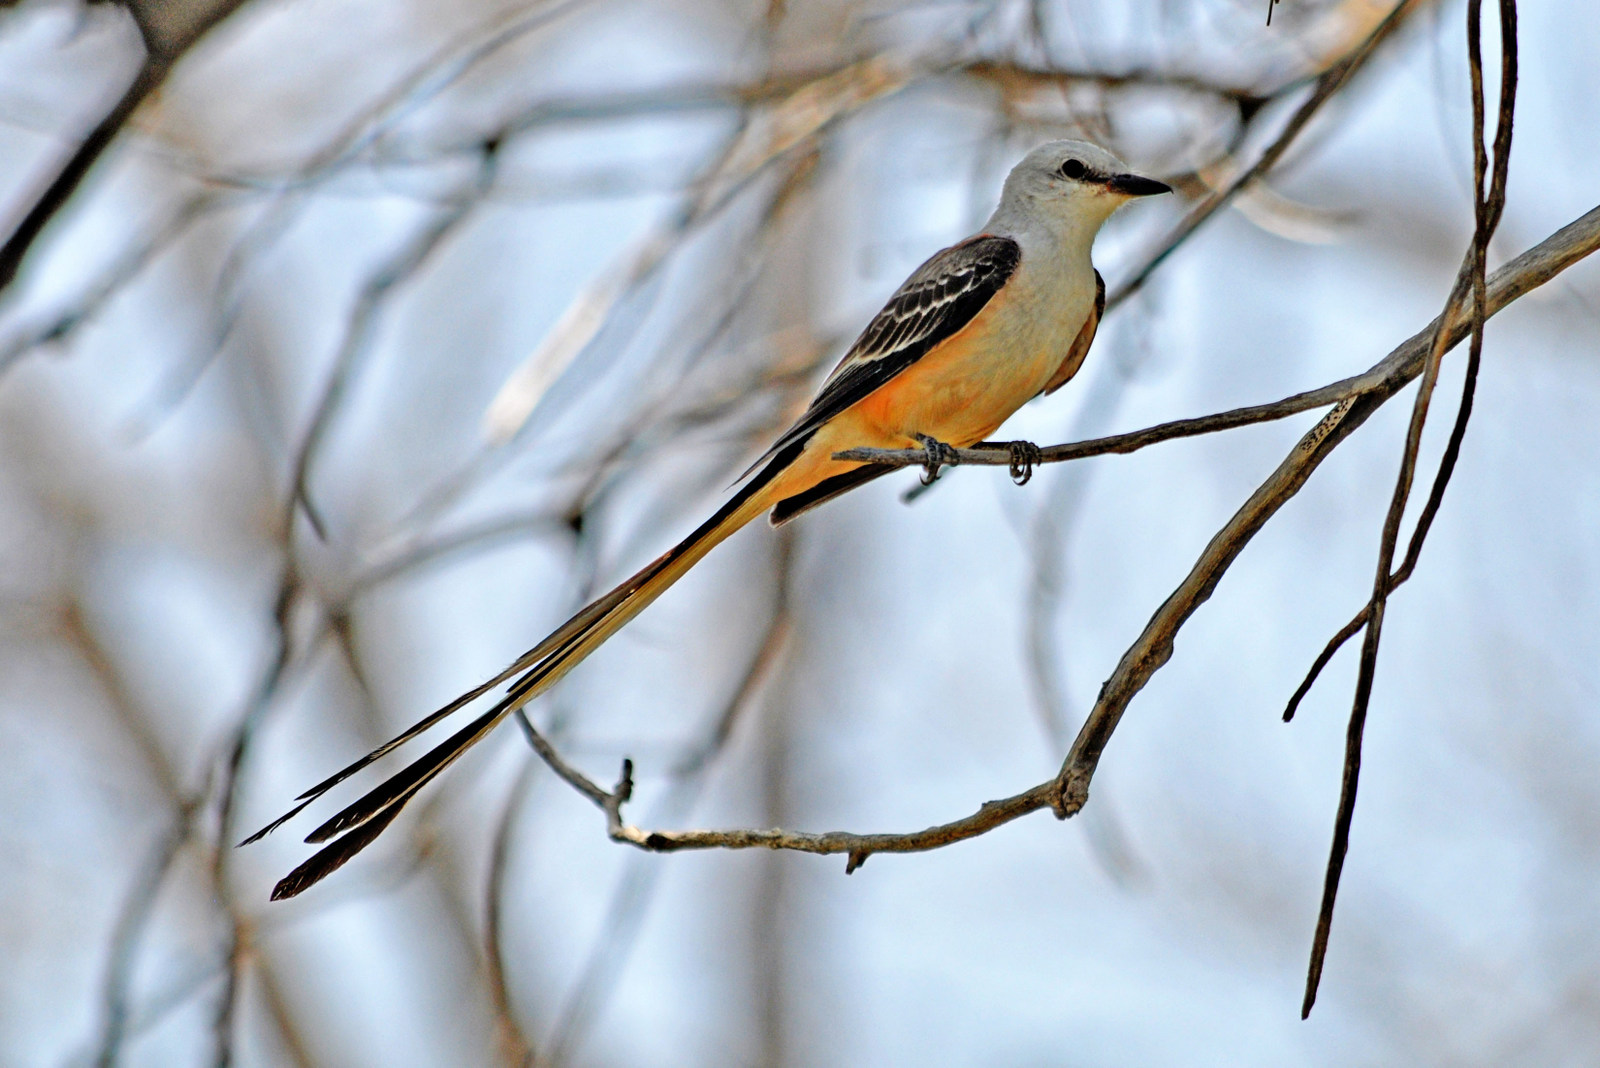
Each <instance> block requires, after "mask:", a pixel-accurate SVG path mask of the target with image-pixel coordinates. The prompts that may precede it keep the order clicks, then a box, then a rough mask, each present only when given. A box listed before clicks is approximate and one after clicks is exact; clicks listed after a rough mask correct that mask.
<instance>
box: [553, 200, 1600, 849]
mask: <svg viewBox="0 0 1600 1068" xmlns="http://www.w3.org/2000/svg"><path fill="white" fill-rule="evenodd" d="M1597 248H1600V207H1597V208H1595V209H1594V210H1592V211H1590V212H1588V213H1587V214H1585V215H1583V216H1582V217H1581V218H1579V219H1577V220H1575V221H1574V222H1572V223H1569V224H1568V225H1567V226H1565V227H1563V228H1562V229H1560V230H1558V231H1557V232H1556V233H1554V234H1552V235H1551V236H1550V237H1549V238H1547V239H1545V240H1544V241H1542V242H1540V243H1539V244H1538V245H1536V246H1535V247H1533V248H1531V249H1529V250H1528V251H1527V252H1525V253H1523V254H1522V255H1521V256H1518V257H1517V258H1516V259H1515V260H1513V261H1512V262H1510V263H1508V264H1506V265H1505V266H1504V267H1502V268H1501V269H1500V270H1498V271H1496V272H1495V274H1494V276H1493V277H1492V278H1490V279H1489V280H1488V284H1487V288H1486V291H1485V294H1484V300H1483V311H1484V315H1485V317H1487V316H1492V315H1494V314H1495V313H1497V312H1499V311H1500V310H1501V309H1503V308H1504V307H1506V306H1507V305H1508V304H1510V303H1512V302H1513V301H1515V300H1516V299H1517V298H1519V297H1521V296H1522V295H1524V294H1526V293H1528V292H1530V291H1532V290H1534V289H1536V288H1538V287H1539V286H1541V285H1543V284H1545V283H1546V282H1548V281H1550V279H1552V278H1554V277H1555V276H1556V275H1558V274H1560V273H1561V272H1562V271H1563V270H1565V269H1566V268H1568V267H1570V266H1572V265H1573V264H1574V263H1577V262H1578V261H1579V260H1581V259H1583V258H1584V257H1585V256H1588V255H1589V254H1590V253H1592V252H1594V251H1595V250H1596V249H1597ZM1471 330H1472V326H1471V323H1470V322H1469V321H1468V320H1467V319H1466V318H1465V317H1463V316H1462V315H1461V314H1459V310H1457V311H1456V312H1455V313H1454V314H1451V315H1449V316H1443V315H1441V316H1440V317H1439V318H1438V319H1436V320H1435V321H1434V322H1433V323H1431V324H1430V325H1429V326H1428V327H1426V328H1425V329H1423V330H1422V331H1421V332H1419V333H1417V334H1415V335H1413V336H1412V337H1411V338H1409V339H1407V340H1406V341H1405V342H1403V343H1402V344H1401V345H1399V346H1398V347H1397V348H1395V349H1394V350H1393V351H1392V352H1390V353H1389V354H1388V355H1387V356H1386V357H1384V358H1383V359H1382V360H1380V361H1379V362H1378V363H1376V364H1374V365H1373V366H1372V368H1371V369H1370V370H1368V371H1367V372H1366V373H1365V374H1362V375H1360V376H1357V377H1355V378H1352V379H1346V380H1344V382H1341V383H1334V384H1333V385H1332V386H1328V387H1324V388H1323V390H1317V391H1313V392H1312V393H1308V394H1299V395H1298V396H1299V397H1306V396H1312V395H1319V396H1320V395H1322V394H1324V393H1326V392H1327V391H1329V390H1332V391H1334V392H1333V393H1332V394H1331V399H1337V401H1338V403H1337V404H1336V405H1335V406H1334V408H1333V409H1332V410H1331V411H1330V412H1329V413H1328V414H1327V415H1326V416H1324V417H1323V419H1322V420H1321V421H1320V422H1318V423H1317V425H1316V426H1315V427H1313V428H1312V429H1311V430H1310V431H1308V432H1307V433H1306V434H1305V435H1304V436H1303V437H1302V438H1301V439H1300V441H1299V442H1298V443H1297V444H1296V445H1295V447H1294V448H1293V449H1292V450H1291V451H1290V453H1289V455H1288V456H1287V457H1286V458H1285V459H1284V460H1283V461H1282V463H1280V464H1279V466H1278V468H1277V470H1275V471H1274V472H1273V473H1272V475H1270V476H1269V477H1268V478H1267V480H1266V481H1265V482H1263V483H1262V484H1261V486H1260V487H1258V488H1257V489H1256V491H1255V492H1254V493H1253V494H1252V495H1251V496H1250V498H1249V500H1247V501H1246V502H1245V504H1244V505H1243V506H1242V507H1241V508H1240V509H1239V511H1238V512H1236V513H1235V514H1234V516H1233V518H1231V519H1230V520H1229V521H1228V522H1227V524H1225V525H1224V526H1223V528H1222V529H1221V530H1219V531H1218V532H1217V534H1216V535H1215V536H1213V538H1212V539H1211V542H1210V544H1208V545H1207V546H1206V548H1205V551H1204V552H1203V553H1202V554H1201V556H1200V559H1199V560H1198V561H1196V563H1195V565H1194V567H1193V568H1192V569H1191V570H1190V572H1189V574H1188V576H1187V577H1186V578H1185V579H1184V580H1183V582H1182V583H1181V584H1180V585H1179V586H1178V588H1177V589H1176V590H1174V591H1173V593H1172V594H1171V595H1170V596H1169V597H1168V598H1167V600H1166V601H1165V602H1164V603H1163V604H1162V605H1161V607H1160V608H1159V609H1157V611H1156V613H1155V615H1154V616H1152V617H1151V619H1150V621H1149V623H1147V624H1146V625H1145V629H1144V631H1143V632H1142V633H1141V634H1140V635H1139V637H1138V639H1137V640H1136V641H1135V642H1134V643H1133V645H1132V646H1130V647H1129V648H1128V650H1127V651H1126V652H1125V653H1124V654H1123V656H1122V659H1121V660H1120V661H1119V663H1118V664H1117V667H1116V670H1115V671H1114V672H1113V673H1112V675H1111V677H1110V678H1109V679H1108V680H1107V681H1106V683H1105V684H1104V685H1103V686H1102V687H1101V689H1100V695H1099V697H1098V699H1097V700H1096V701H1095V705H1094V708H1093V709H1091V711H1090V712H1089V716H1088V718H1087V720H1086V721H1085V722H1084V725H1083V728H1082V729H1081V730H1080V731H1079V733H1078V736H1077V739H1076V740H1075V741H1074V742H1073V746H1072V750H1071V752H1070V753H1069V754H1068V756H1067V759H1066V761H1065V762H1064V763H1063V765H1062V767H1061V771H1060V772H1059V773H1058V774H1057V775H1056V777H1055V778H1053V779H1051V780H1049V781H1046V782H1043V783H1040V784H1039V785H1037V786H1035V787H1033V788H1031V789H1029V790H1025V791H1023V792H1022V793H1019V794H1015V795H1013V796H1011V797H1007V798H1004V799H1002V800H998V801H989V802H985V803H984V804H983V805H981V806H980V807H979V808H978V810H977V811H976V812H974V813H973V814H971V815H970V816H966V817H964V818H962V819H958V820H954V821H952V822H949V823H943V824H938V825H935V826H932V827H928V828H926V829H924V830H921V831H915V832H911V833H909V834H856V833H851V832H845V831H831V832H825V833H810V832H804V831H789V830H783V829H780V828H771V829H737V830H686V831H651V830H645V829H642V828H639V827H636V826H633V825H631V824H629V823H628V822H627V821H626V820H625V819H624V818H623V815H622V810H623V807H624V806H625V805H626V804H627V803H628V801H629V800H630V799H631V797H632V795H633V761H631V760H624V761H623V764H622V774H621V777H620V778H619V779H618V781H617V784H616V786H615V787H614V788H612V789H610V790H607V789H605V788H604V787H602V786H600V785H598V784H597V783H595V782H594V781H593V780H592V779H590V778H589V777H588V776H586V775H585V774H584V773H583V772H582V771H580V770H578V769H577V768H576V767H574V766H573V765H572V764H570V763H568V762H567V760H566V759H565V758H564V757H563V756H562V755H561V754H560V753H559V752H558V751H557V750H556V748H555V747H554V746H553V745H551V744H550V742H549V740H548V739H546V738H545V737H544V736H543V735H542V734H540V733H539V732H538V731H537V730H536V729H535V728H534V727H533V725H532V723H531V722H529V721H527V720H526V719H525V718H524V719H522V720H521V723H522V729H523V731H524V733H525V734H526V736H527V738H528V742H529V744H530V745H532V746H533V749H534V751H535V752H537V753H538V754H539V756H540V758H541V759H543V760H544V761H545V763H546V764H547V765H549V767H550V769H551V770H552V771H554V772H555V773H556V774H557V775H558V776H560V778H561V779H562V780H563V781H565V782H566V783H567V784H568V785H569V786H571V787H572V788H573V789H575V790H577V791H578V792H579V793H580V794H582V795H583V796H584V797H586V798H588V799H589V800H590V801H591V802H593V803H594V805H595V806H596V807H598V808H599V809H600V810H601V811H602V812H604V813H605V816H606V831H607V834H608V835H609V837H610V838H611V839H612V840H613V841H618V842H626V843H628V844H630V845H634V846H637V847H639V848H641V849H645V850H649V851H651V852H657V853H671V852H677V851H679V850H685V849H755V848H760V849H788V850H794V851H797V852H802V853H818V854H839V853H843V854H846V855H847V857H848V861H847V864H846V867H845V870H846V872H852V871H854V870H855V869H856V868H858V867H860V866H861V865H862V864H863V863H865V861H866V859H867V858H868V857H869V856H871V855H872V854H874V853H914V852H925V851H927V850H930V849H938V848H941V847H943V846H947V845H951V844H953V843H955V842H960V841H965V840H966V839H969V838H974V837H977V836H978V835H981V834H985V833H987V832H988V831H991V830H994V829H995V828H996V827H999V826H1001V825H1003V824H1006V823H1009V822H1011V821H1012V820H1015V819H1017V818H1019V817H1021V816H1025V815H1027V814H1029V813H1030V812H1036V811H1038V810H1039V809H1042V808H1049V809H1051V810H1053V811H1054V812H1055V814H1056V816H1057V817H1058V818H1061V819H1065V818H1067V817H1069V816H1072V815H1074V814H1076V813H1077V812H1078V811H1079V810H1081V809H1082V808H1083V805H1084V804H1085V802H1087V800H1088V797H1089V784H1090V781H1091V780H1092V778H1093V777H1094V772H1095V768H1096V766H1097V765H1098V763H1099V759H1100V754H1101V753H1102V752H1103V751H1104V750H1105V746H1106V743H1107V742H1109V741H1110V739H1111V735H1112V733H1113V732H1114V731H1115V730H1116V727H1117V724H1118V723H1119V722H1120V721H1121V719H1122V714H1123V713H1124V712H1125V711H1126V710H1127V707H1128V704H1129V703H1130V702H1131V701H1132V700H1133V698H1134V696H1135V695H1136V694H1137V693H1138V692H1139V691H1140V690H1142V689H1143V688H1144V686H1145V684H1146V683H1147V682H1149V680H1150V678H1151V676H1152V675H1154V674H1155V673H1156V671H1158V670H1160V668H1161V667H1162V666H1163V665H1164V664H1165V663H1166V662H1167V661H1168V660H1169V659H1170V658H1171V656H1172V649H1173V642H1174V640H1175V639H1176V637H1177V633H1178V631H1179V630H1180V629H1181V628H1182V627H1183V625H1184V624H1185V623H1186V622H1187V621H1188V619H1189V617H1190V616H1192V615H1193V614H1194V612H1195V610H1196V609H1197V608H1199V607H1200V605H1201V604H1203V603H1204V602H1205V601H1206V600H1207V599H1209V598H1210V596H1211V593H1212V591H1213V590H1215V589H1216V586H1217V583H1219V582H1220V581H1221V580H1222V576H1223V575H1224V574H1225V573H1226V572H1227V570H1228V568H1229V566H1231V565H1232V563H1233V561H1234V560H1235V559H1236V558H1237V557H1238V555H1239V553H1240V552H1242V551H1243V550H1244V547H1245V546H1246V545H1247V544H1248V543H1249V542H1250V540H1251V539H1252V538H1254V537H1255V535H1256V534H1257V533H1258V532H1259V531H1260V530H1261V528H1262V527H1263V526H1264V525H1265V524H1266V522H1267V520H1268V519H1270V518H1271V517H1272V516H1273V515H1274V514H1275V513H1276V512H1277V511H1278V509H1279V508H1281V507H1282V506H1283V505H1284V504H1285V503H1287V502H1288V501H1289V499H1290V498H1292V497H1293V496H1294V495H1295V494H1296V493H1298V492H1299V491H1300V489H1301V487H1302V486H1304V485H1305V483H1306V480H1307V479H1309V478H1310V477H1311V474H1312V472H1313V471H1315V470H1316V468H1317V467H1318V466H1319V465H1320V464H1321V463H1322V461H1323V460H1325V459H1327V457H1328V456H1329V455H1330V454H1331V453H1332V452H1333V450H1334V449H1335V448H1336V447H1337V446H1338V445H1339V444H1340V443H1341V442H1343V441H1344V440H1345V439H1346V438H1347V437H1348V436H1349V435H1350V434H1351V433H1352V432H1354V431H1355V430H1356V428H1357V427H1359V426H1360V425H1361V424H1362V423H1364V422H1366V420H1367V419H1368V418H1369V417H1370V416H1371V415H1372V413H1373V412H1375V411H1377V409H1378V408H1379V407H1381V406H1382V405H1383V404H1384V403H1385V402H1386V401H1388V400H1389V399H1390V398H1391V397H1393V396H1394V395H1395V394H1396V393H1398V392H1399V391H1400V390H1401V389H1402V388H1403V387H1404V386H1406V385H1407V384H1408V383H1410V382H1411V381H1412V380H1413V379H1414V378H1416V377H1417V376H1418V375H1419V374H1421V373H1422V372H1423V369H1424V367H1425V365H1426V364H1427V362H1428V360H1429V357H1430V353H1431V352H1432V349H1433V345H1434V339H1435V338H1436V337H1438V338H1441V339H1442V341H1441V342H1440V344H1442V349H1441V350H1440V351H1441V352H1444V351H1448V350H1449V349H1451V348H1454V347H1455V345H1457V344H1458V343H1460V341H1461V340H1462V339H1463V338H1465V337H1466V336H1467V335H1468V334H1469V333H1470V332H1471ZM1294 400H1295V398H1289V399H1288V400H1286V401H1281V402H1278V404H1279V405H1283V404H1288V403H1290V402H1292V401H1294ZM1276 407H1277V405H1262V406H1259V407H1258V408H1257V409H1239V411H1252V410H1254V411H1263V410H1267V409H1276ZM1294 410H1296V411H1300V410H1304V406H1303V407H1300V408H1295V409H1294ZM1285 414H1288V413H1285ZM1207 418H1209V419H1215V420H1218V422H1217V425H1216V426H1215V427H1214V428H1213V429H1218V430H1221V429H1227V428H1228V427H1230V426H1237V425H1243V424H1242V423H1241V422H1240V421H1238V420H1237V419H1235V418H1233V413H1222V414H1221V415H1219V416H1214V417H1207ZM1252 421H1259V420H1245V421H1244V422H1252ZM1187 422H1188V423H1190V424H1194V423H1198V422H1201V420H1189V421H1187ZM1167 425H1168V426H1172V425H1175V424H1167ZM1155 429H1159V428H1152V430H1155ZM1192 432H1194V433H1201V432H1204V431H1199V430H1195V431H1192ZM1143 433H1149V432H1143ZM1167 436H1168V437H1175V436H1182V435H1178V434H1170V435H1167ZM1123 437H1130V435H1124V436H1123ZM1153 440H1165V438H1163V437H1160V436H1157V437H1155V438H1154V439H1153ZM1135 447H1138V446H1135ZM1058 448H1061V449H1066V448H1069V446H1060V447H1058ZM866 451H870V452H872V453H873V456H872V459H874V460H875V461H878V462H892V463H900V462H903V463H905V464H906V465H910V464H916V463H921V462H924V461H925V460H926V457H925V456H924V454H923V453H921V452H919V451H917V450H905V451H901V450H888V451H885V452H884V453H882V455H881V456H880V455H879V453H878V451H877V450H862V452H866ZM952 451H953V452H956V453H965V452H969V451H975V452H980V453H982V454H983V455H982V457H981V458H980V459H977V460H975V461H974V462H979V463H989V464H1008V463H1010V462H1011V457H1010V455H1009V453H1008V452H1006V451H1005V450H995V449H990V450H952ZM1045 451H1048V450H1045ZM1105 451H1110V450H1108V449H1103V448H1101V449H1097V450H1095V452H1105ZM856 452H857V451H856V450H852V452H851V453H849V454H843V453H842V454H840V456H841V457H843V458H849V459H855V458H857V456H856ZM1093 454H1095V453H1089V455H1093Z"/></svg>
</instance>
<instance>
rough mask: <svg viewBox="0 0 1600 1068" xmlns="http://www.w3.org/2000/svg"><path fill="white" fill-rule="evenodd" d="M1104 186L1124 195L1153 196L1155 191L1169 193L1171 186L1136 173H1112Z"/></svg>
mask: <svg viewBox="0 0 1600 1068" xmlns="http://www.w3.org/2000/svg"><path fill="white" fill-rule="evenodd" d="M1106 188H1107V189H1109V190H1111V191H1112V192H1113V193H1121V194H1122V195H1123V196H1125V197H1153V196H1155V195H1156V194H1157V193H1170V192H1172V187H1171V186H1170V185H1168V184H1167V183H1166V182H1158V181H1156V180H1155V179H1154V178H1141V177H1139V176H1138V175H1137V174H1113V175H1112V176H1111V177H1110V178H1109V179H1107V180H1106Z"/></svg>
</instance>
